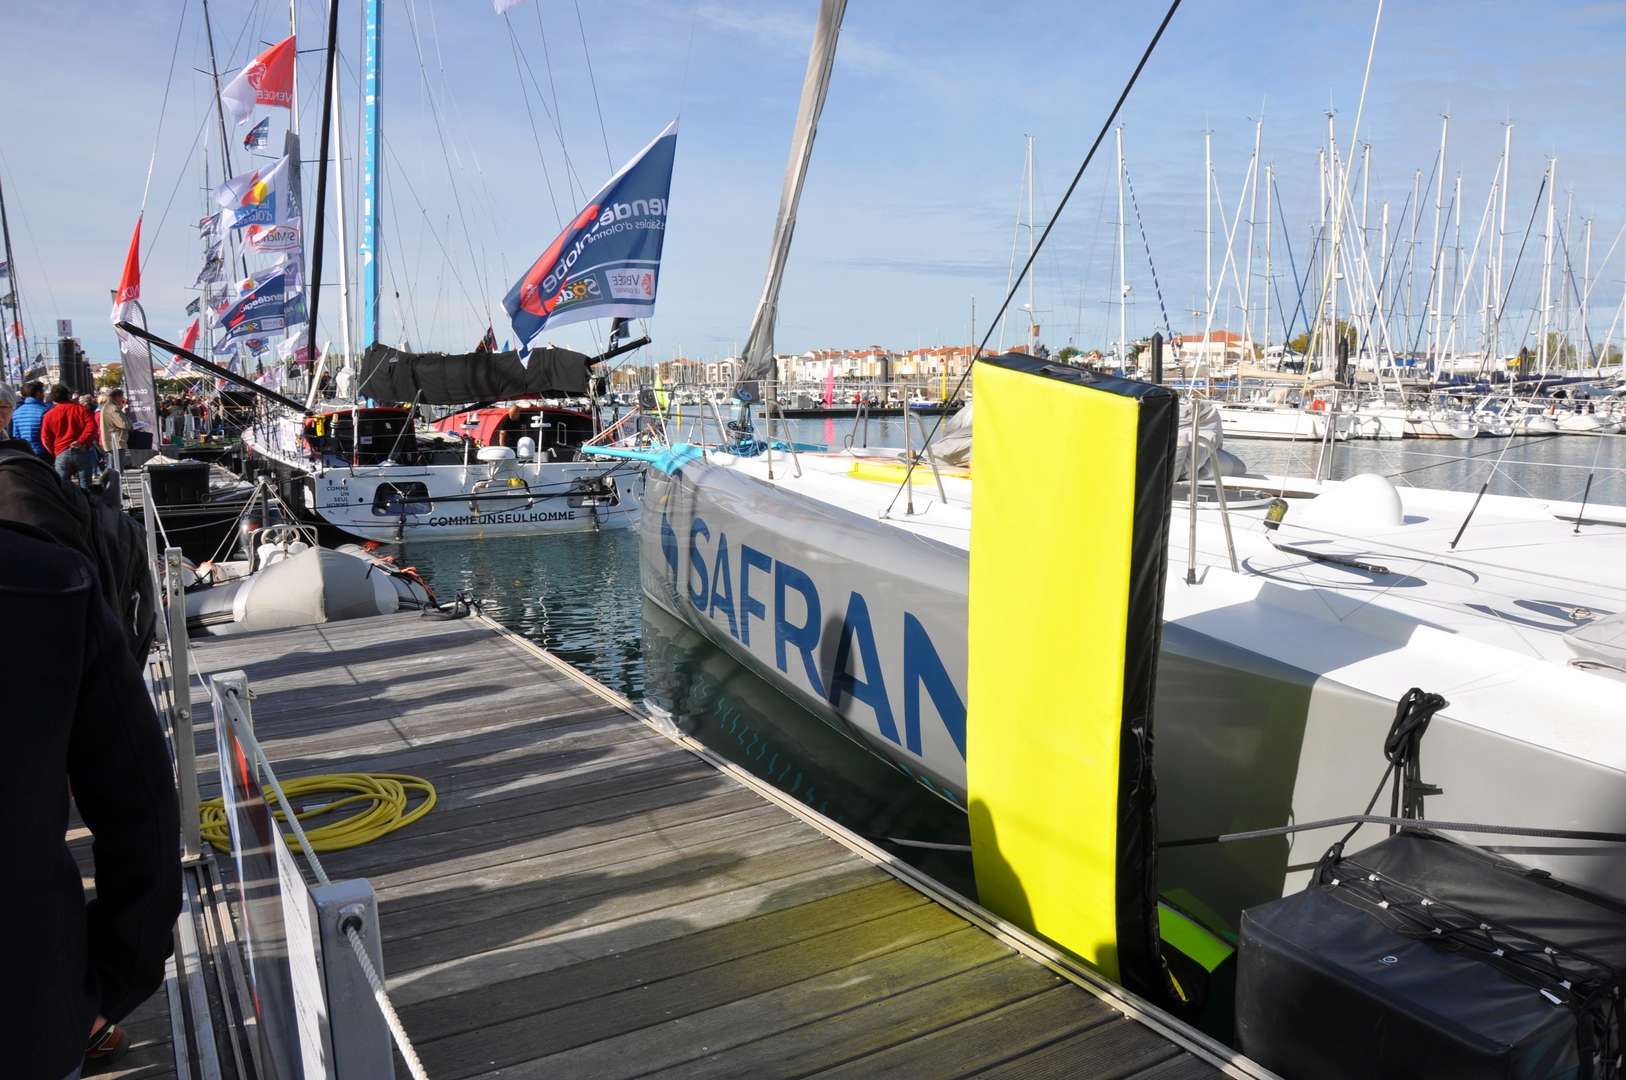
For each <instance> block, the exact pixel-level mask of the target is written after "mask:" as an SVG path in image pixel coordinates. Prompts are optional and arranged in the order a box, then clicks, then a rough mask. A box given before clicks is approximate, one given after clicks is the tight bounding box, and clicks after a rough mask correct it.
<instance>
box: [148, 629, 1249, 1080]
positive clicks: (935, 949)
mask: <svg viewBox="0 0 1626 1080" xmlns="http://www.w3.org/2000/svg"><path fill="white" fill-rule="evenodd" d="M196 656H197V662H198V664H199V666H200V668H201V671H202V672H203V673H204V674H205V675H208V674H213V673H218V672H222V671H227V670H231V669H236V668H242V669H243V670H245V671H246V672H247V674H248V678H249V685H250V686H251V688H252V689H253V692H254V701H253V710H254V721H255V729H256V732H257V735H258V738H259V740H260V742H261V744H262V745H263V746H264V748H265V750H266V753H267V754H268V755H269V756H270V758H271V759H272V761H273V762H274V763H275V765H276V769H277V772H278V775H279V776H280V777H281V778H282V779H284V780H287V779H290V778H293V777H296V776H300V775H305V774H311V773H323V772H364V771H372V772H408V773H414V774H417V775H420V776H423V777H425V778H427V779H429V780H430V781H431V782H432V783H433V784H434V785H435V787H436V788H437V790H438V792H439V800H440V801H439V804H438V805H437V806H436V808H435V809H434V810H433V811H432V812H431V813H430V814H429V815H428V816H427V817H426V818H424V819H423V820H421V821H419V822H417V823H416V824H414V825H412V826H409V827H408V828H406V829H404V830H401V831H399V832H396V833H394V834H391V835H390V836H388V837H387V838H385V839H383V840H380V841H377V842H374V843H371V844H368V845H366V846H364V847H361V848H357V849H354V850H350V851H343V852H334V853H331V854H328V855H324V856H323V863H324V865H325V866H326V868H327V871H328V873H329V874H330V875H331V876H332V877H333V878H335V879H339V878H343V877H356V876H361V877H366V878H368V879H369V880H370V881H371V882H372V884H373V887H374V888H375V889H376V890H377V891H378V896H379V910H380V917H381V926H382V933H383V955H384V964H385V969H386V975H387V979H388V982H389V986H390V993H391V996H392V998H393V999H394V1001H395V1003H396V1005H397V1006H398V1008H399V1009H400V1011H401V1015H402V1018H403V1021H404V1023H405V1026H406V1028H407V1031H408V1032H409V1034H410V1035H411V1036H412V1039H413V1041H414V1042H415V1044H416V1045H417V1048H418V1051H419V1053H420V1054H421V1055H422V1058H423V1061H424V1064H425V1066H426V1067H427V1069H428V1071H429V1073H430V1075H431V1076H434V1077H437V1078H457V1077H476V1076H479V1077H499V1076H500V1077H532V1076H534V1077H574V1076H592V1077H618V1076H629V1077H630V1076H640V1075H646V1074H653V1073H660V1074H662V1075H670V1076H679V1077H701V1076H706V1077H713V1076H807V1075H820V1076H865V1077H867V1076H875V1075H882V1074H893V1075H911V1076H933V1077H948V1076H965V1075H973V1074H976V1075H989V1076H1012V1077H1015V1076H1021V1077H1045V1076H1091V1077H1127V1076H1136V1077H1148V1078H1153V1077H1155V1078H1158V1080H1186V1078H1197V1077H1204V1076H1211V1075H1217V1074H1218V1070H1216V1068H1215V1067H1214V1065H1212V1064H1210V1063H1208V1062H1207V1061H1205V1060H1203V1059H1202V1058H1200V1057H1199V1056H1197V1055H1196V1054H1194V1053H1192V1052H1191V1051H1189V1050H1187V1049H1183V1048H1182V1047H1181V1046H1180V1045H1178V1044H1177V1043H1176V1042H1175V1041H1171V1039H1170V1038H1168V1037H1167V1036H1166V1035H1164V1034H1160V1033H1159V1032H1158V1031H1154V1030H1153V1028H1152V1027H1149V1026H1147V1025H1146V1024H1143V1023H1141V1022H1139V1021H1137V1020H1134V1019H1129V1018H1127V1017H1126V1016H1125V1015H1124V1013H1123V1012H1120V1011H1119V1010H1118V1009H1117V1008H1114V1007H1111V1006H1110V1005H1109V1004H1107V1003H1106V1002H1105V1001H1104V1000H1103V998H1102V997H1101V996H1100V995H1098V993H1096V992H1092V991H1091V990H1090V989H1088V988H1085V987H1081V986H1080V985H1076V984H1075V982H1073V981H1069V979H1068V978H1064V977H1063V975H1061V974H1058V973H1057V970H1055V969H1054V968H1053V967H1051V966H1046V965H1045V964H1043V963H1040V962H1038V961H1037V960H1035V959H1033V958H1032V957H1031V956H1030V955H1024V953H1023V952H1021V951H1018V950H1017V949H1015V948H1013V947H1012V945H1011V944H1010V943H1009V942H1010V940H1011V939H1009V938H1006V939H1002V938H1001V937H999V936H996V935H995V934H993V933H990V932H989V931H988V930H987V929H985V928H983V927H980V926H977V925H973V923H972V922H970V921H968V919H967V917H966V912H965V911H964V910H956V909H955V907H954V906H953V902H952V898H950V901H949V903H943V902H939V899H934V898H933V897H932V896H930V895H928V894H927V893H926V892H924V891H922V890H921V889H920V888H917V887H915V886H914V885H912V884H911V883H909V882H908V881H907V880H905V879H904V878H902V877H900V876H898V875H897V874H896V873H894V872H892V871H890V870H889V869H888V868H887V867H885V866H883V865H880V863H879V860H878V856H877V854H876V853H874V852H866V851H865V850H863V847H862V845H861V844H855V843H854V842H853V839H852V838H850V837H847V836H845V835H844V834H842V833H841V832H840V830H839V829H836V828H835V827H834V826H829V825H827V824H826V823H824V822H823V821H822V819H818V818H816V817H815V816H814V815H811V814H810V813H808V812H806V811H803V810H800V809H798V808H796V807H794V806H790V805H786V802H787V801H785V800H782V799H779V798H777V797H776V796H774V795H772V794H770V793H765V792H764V791H763V790H761V789H760V788H759V787H757V786H753V784H754V782H753V781H750V780H749V779H748V778H744V777H743V776H741V775H738V774H736V773H734V772H732V771H731V770H730V769H728V768H727V767H724V766H720V765H719V763H717V762H716V761H715V760H713V759H709V758H708V757H707V756H705V755H703V754H702V753H697V752H696V749H695V748H694V747H692V746H689V745H685V744H684V743H683V742H682V741H681V740H680V739H678V738H675V737H671V736H668V735H667V734H665V733H663V732H661V731H659V730H657V729H656V728H655V727H654V726H652V724H650V723H649V722H647V721H645V720H643V719H641V718H640V717H638V716H635V715H634V714H633V713H632V712H630V711H629V710H627V709H625V708H623V707H622V705H620V704H618V703H617V702H616V701H614V700H612V699H611V698H610V697H608V696H606V692H603V691H602V690H601V689H599V688H596V687H594V686H593V685H590V683H589V682H588V681H586V680H585V679H584V678H582V677H580V676H579V675H576V674H573V673H572V672H571V671H569V670H567V669H566V668H565V667H564V666H563V665H562V664H561V663H559V662H558V661H554V660H551V659H549V658H546V657H545V656H543V655H542V654H540V653H539V652H538V651H537V650H535V649H534V648H533V647H531V646H529V645H528V644H527V643H524V642H522V641H520V640H518V639H517V638H514V637H513V636H511V635H509V634H507V633H506V632H505V631H502V630H501V629H500V628H498V627H496V626H495V624H491V623H488V622H486V621H484V620H481V619H475V618H470V619H463V620H458V621H444V622H443V621H434V620H428V619H423V618H420V617H418V616H416V615H399V616H388V617H384V618H379V619H372V620H365V621H358V622H351V623H337V624H331V625H327V626H321V627H308V628H299V629H293V630H282V631H269V632H261V633H255V634H246V635H242V636H237V637H229V638H218V639H205V640H200V641H198V642H197V643H196ZM194 703H195V709H196V716H197V729H198V732H199V735H200V738H199V750H200V756H199V762H198V764H199V773H200V777H201V778H202V780H203V782H204V787H205V791H204V795H205V797H208V796H209V795H212V794H213V793H214V788H215V787H216V785H215V783H214V779H215V778H214V775H213V773H214V769H215V764H214V759H213V757H212V754H209V753H205V751H206V750H209V749H211V748H212V737H211V736H210V735H209V731H210V724H211V723H212V721H211V720H210V719H209V717H208V708H207V701H206V700H205V699H204V698H203V697H202V696H201V694H198V695H195V696H194ZM228 862H229V861H227V860H222V867H223V872H225V873H228V874H229V869H226V867H227V864H228ZM972 914H973V917H975V913H972ZM162 1013H163V1010H162V1006H161V1001H160V1005H159V1008H158V1011H157V1014H156V1015H155V1016H154V1017H153V1018H152V1021H151V1022H152V1026H153V1027H154V1034H153V1036H152V1039H153V1042H152V1046H151V1048H150V1049H153V1050H156V1049H157V1048H158V1047H159V1046H160V1042H159V1041H158V1040H159V1038H160V1036H159V1035H158V1034H157V1033H156V1032H157V1030H158V1027H159V1026H160V1025H159V1024H157V1023H156V1021H157V1020H158V1019H159V1017H161V1016H162ZM143 1023H148V1021H145V1020H144V1021H143ZM142 1030H143V1031H144V1030H145V1027H143V1028H142ZM162 1038H163V1039H164V1040H167V1030H166V1032H165V1034H164V1035H163V1036H162ZM131 1075H141V1076H147V1075H160V1073H146V1072H138V1073H132V1074H131Z"/></svg>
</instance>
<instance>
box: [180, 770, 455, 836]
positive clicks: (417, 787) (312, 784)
mask: <svg viewBox="0 0 1626 1080" xmlns="http://www.w3.org/2000/svg"><path fill="white" fill-rule="evenodd" d="M282 790H283V791H284V792H286V793H287V795H288V798H290V799H292V800H294V802H295V803H296V804H298V805H302V806H307V807H309V808H308V809H306V810H303V811H301V812H300V813H299V814H298V818H299V824H300V825H301V826H302V827H303V828H304V830H305V839H307V840H309V841H310V845H311V847H312V849H314V850H316V851H343V850H344V849H346V848H353V847H358V846H360V845H362V844H365V843H368V842H370V841H373V840H377V839H378V838H379V837H381V836H385V835H387V834H389V833H392V832H394V831H395V830H396V829H402V828H405V827H406V826H408V825H410V824H412V823H413V822H414V821H417V820H418V819H419V818H421V817H423V816H424V815H425V814H427V813H429V811H430V810H431V809H433V807H434V805H435V787H434V785H433V784H431V783H430V782H429V781H427V780H425V779H423V778H422V777H420V776H407V775H405V774H403V773H328V774H326V775H323V776H302V777H299V778H298V779H295V780H287V781H284V782H283V785H282ZM409 792H418V793H420V794H421V795H422V797H423V801H422V802H420V803H418V805H417V806H414V807H412V808H411V809H410V810H409V809H407V804H408V802H409V801H410V795H409V794H408V793H409ZM328 793H332V794H336V795H338V796H339V797H338V798H335V799H333V801H331V802H321V801H320V800H318V799H316V798H315V797H316V796H318V795H322V794H328ZM265 801H266V803H267V805H269V806H270V807H271V810H272V812H273V814H275V816H276V819H277V820H278V821H287V820H288V818H287V815H286V814H285V813H284V812H283V811H282V810H281V809H280V808H279V807H278V806H277V805H276V803H277V795H276V792H274V791H272V790H271V789H270V788H267V789H266V791H265ZM313 803H314V804H315V805H312V804H313ZM358 804H366V805H365V808H364V809H362V810H361V811H360V812H351V813H348V814H345V815H344V816H342V817H340V819H339V820H337V821H330V822H328V823H327V824H324V825H317V826H315V827H312V826H311V824H310V822H311V821H312V820H314V819H316V818H319V817H327V816H329V815H331V814H333V813H335V812H337V811H342V810H344V809H345V808H346V807H353V806H356V805H358ZM198 813H199V816H200V817H201V818H202V833H203V838H204V839H205V840H207V841H208V842H209V843H211V844H213V845H214V846H215V848H216V850H218V851H221V852H224V853H228V854H229V853H230V852H231V827H230V825H229V824H228V823H227V820H226V804H225V801H224V800H223V799H210V800H208V801H207V802H204V803H201V804H199V806H198ZM283 839H284V840H286V841H287V843H288V846H289V847H290V848H292V847H297V846H298V843H299V842H298V840H297V839H296V838H295V837H294V835H293V833H284V834H283Z"/></svg>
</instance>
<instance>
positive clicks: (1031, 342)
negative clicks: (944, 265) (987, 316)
mask: <svg viewBox="0 0 1626 1080" xmlns="http://www.w3.org/2000/svg"><path fill="white" fill-rule="evenodd" d="M1036 186H1037V185H1036V184H1035V183H1034V176H1033V136H1032V135H1029V136H1028V264H1029V266H1031V265H1032V263H1033V189H1034V188H1035V187H1036ZM1037 276H1038V275H1037V274H1034V273H1033V272H1032V271H1031V270H1030V271H1029V272H1028V352H1030V353H1036V352H1038V349H1039V313H1038V312H1037V311H1035V310H1034V307H1033V279H1034V278H1035V277H1037Z"/></svg>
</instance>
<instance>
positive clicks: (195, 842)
mask: <svg viewBox="0 0 1626 1080" xmlns="http://www.w3.org/2000/svg"><path fill="white" fill-rule="evenodd" d="M164 606H165V609H166V611H167V612H168V616H169V680H170V682H169V689H170V701H171V703H172V705H173V706H174V710H175V713H174V716H173V717H171V724H172V732H173V737H174V740H175V777H176V782H177V784H178V787H179V795H180V803H181V850H182V851H183V852H184V853H185V855H186V857H187V858H188V859H195V858H198V857H199V856H200V855H202V853H203V844H202V836H201V835H200V822H199V819H198V760H197V743H196V741H195V740H194V739H193V737H192V685H191V682H192V670H191V656H190V650H189V645H188V642H187V636H186V594H185V593H184V592H182V591H181V549H180V548H174V547H172V548H165V549H164Z"/></svg>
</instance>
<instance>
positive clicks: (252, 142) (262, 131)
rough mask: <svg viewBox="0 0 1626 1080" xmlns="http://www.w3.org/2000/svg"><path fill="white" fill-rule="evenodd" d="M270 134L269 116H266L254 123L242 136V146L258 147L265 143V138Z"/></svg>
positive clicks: (253, 148) (247, 147)
mask: <svg viewBox="0 0 1626 1080" xmlns="http://www.w3.org/2000/svg"><path fill="white" fill-rule="evenodd" d="M270 134H271V118H270V117H269V116H268V117H266V118H265V119H264V120H261V121H260V122H259V123H258V124H255V125H254V127H253V128H252V129H251V130H250V131H249V133H248V134H247V135H244V136H243V148H244V149H245V150H257V149H259V148H260V147H262V146H264V145H265V140H266V139H267V138H268V137H269V136H270Z"/></svg>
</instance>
